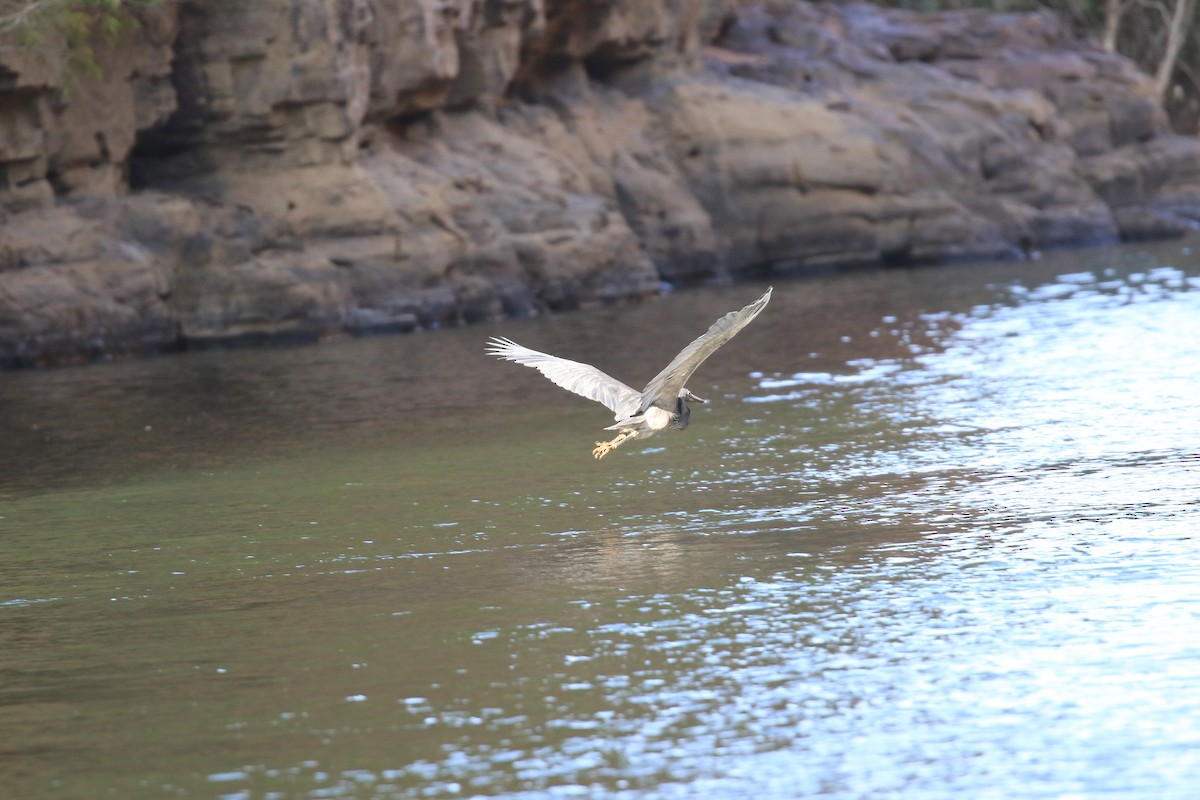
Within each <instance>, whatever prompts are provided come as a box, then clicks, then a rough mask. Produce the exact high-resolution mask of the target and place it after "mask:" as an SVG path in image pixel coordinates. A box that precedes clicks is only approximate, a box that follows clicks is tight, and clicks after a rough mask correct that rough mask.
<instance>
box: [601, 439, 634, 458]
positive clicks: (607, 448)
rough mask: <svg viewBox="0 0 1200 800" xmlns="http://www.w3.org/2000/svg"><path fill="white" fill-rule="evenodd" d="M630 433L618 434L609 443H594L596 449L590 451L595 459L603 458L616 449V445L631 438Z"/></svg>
mask: <svg viewBox="0 0 1200 800" xmlns="http://www.w3.org/2000/svg"><path fill="white" fill-rule="evenodd" d="M632 435H633V434H632V433H618V434H617V435H616V436H614V437H613V440H612V441H611V442H596V449H595V450H593V451H592V455H593V456H594V457H595V458H604V457H605V456H606V455H608V454H609V453H611V452H612V451H613V450H616V449H617V445H619V444H621V442H623V441H625V440H626V439H628V438H629V437H630V436H632Z"/></svg>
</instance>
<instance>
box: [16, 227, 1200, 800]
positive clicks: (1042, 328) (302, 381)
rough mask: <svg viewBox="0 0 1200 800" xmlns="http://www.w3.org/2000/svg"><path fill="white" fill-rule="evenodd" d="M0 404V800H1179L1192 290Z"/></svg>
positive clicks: (20, 398) (1190, 499) (947, 276)
mask: <svg viewBox="0 0 1200 800" xmlns="http://www.w3.org/2000/svg"><path fill="white" fill-rule="evenodd" d="M762 289H763V287H762V286H759V285H753V286H739V287H733V288H727V289H722V290H720V291H716V290H705V291H695V292H685V293H679V294H677V295H674V296H672V297H668V298H665V299H664V300H662V301H660V302H655V303H650V304H647V305H644V306H640V307H635V308H623V309H605V310H596V311H588V312H581V313H576V314H570V315H564V316H559V317H554V318H546V319H540V320H531V321H527V322H520V323H509V324H506V325H494V326H481V327H474V328H466V329H461V330H453V331H443V332H439V333H436V334H430V335H418V336H409V337H397V338H386V339H384V338H381V339H370V340H358V341H344V342H335V343H330V344H326V345H323V346H320V347H315V348H304V349H294V350H292V349H275V350H256V351H252V350H240V351H232V352H206V353H194V354H186V355H182V356H178V357H171V358H163V359H157V360H151V361H141V362H129V363H119V364H108V365H99V366H95V367H88V368H81V369H68V370H58V371H50V372H39V373H10V374H4V375H0V441H2V442H3V451H2V452H3V454H2V457H0V731H3V734H0V787H3V790H2V791H0V794H4V796H12V797H21V798H39V797H81V798H82V797H87V798H93V797H109V796H111V797H122V798H126V797H147V798H158V797H224V798H270V797H275V798H284V797H287V798H291V797H312V798H320V797H364V798H366V797H396V798H427V797H431V798H455V797H472V796H503V797H509V798H543V797H551V798H553V797H575V796H579V797H589V798H634V797H637V798H648V797H653V798H659V797H661V798H744V797H756V798H761V799H764V800H767V799H770V800H775V799H778V800H785V799H789V800H790V798H796V797H808V796H821V797H831V798H864V797H871V798H882V797H904V798H962V797H971V798H985V797H994V798H1014V797H1021V798H1064V797H1072V798H1073V797H1087V798H1092V797H1111V798H1126V797H1127V798H1146V797H1156V798H1181V799H1182V798H1190V797H1194V796H1195V794H1194V793H1195V787H1196V786H1198V785H1200V552H1198V550H1200V547H1198V546H1197V535H1198V533H1200V530H1198V527H1200V523H1197V521H1196V520H1197V516H1196V512H1197V499H1198V497H1200V491H1198V488H1200V459H1198V457H1197V448H1198V446H1200V445H1198V439H1200V255H1197V254H1194V253H1193V252H1192V250H1191V247H1190V246H1189V244H1188V243H1179V242H1173V243H1168V244H1162V245H1153V246H1137V247H1132V246H1131V247H1122V248H1112V249H1104V250H1095V251H1076V252H1070V253H1056V254H1051V255H1048V256H1047V257H1045V258H1044V259H1042V260H1040V261H1035V262H1030V263H1025V264H980V265H971V266H957V267H946V268H926V269H919V270H912V271H888V272H883V271H874V272H856V273H849V274H841V275H827V276H817V277H810V278H805V279H803V280H797V281H782V280H778V281H776V282H775V296H774V298H773V300H772V302H771V305H770V306H769V307H768V308H767V310H766V311H765V312H764V313H763V314H762V316H761V317H759V319H758V320H756V321H755V322H754V323H753V324H752V325H751V326H750V327H748V328H747V329H746V330H745V331H743V332H742V334H741V335H739V336H738V338H737V339H735V340H734V341H733V342H731V343H730V344H729V345H727V346H726V348H724V349H723V350H721V351H720V352H718V353H717V355H715V356H714V357H713V358H712V359H711V360H710V361H709V362H708V363H706V364H705V365H704V367H703V368H702V369H701V371H700V372H699V373H698V374H697V375H696V377H695V378H694V379H693V380H692V382H691V384H690V388H692V389H693V390H694V391H696V392H697V393H698V394H700V395H701V396H704V397H708V398H710V399H712V400H713V401H714V402H712V403H711V404H710V405H708V406H703V407H700V408H694V409H693V416H692V426H691V427H690V428H689V429H688V430H687V431H685V432H683V433H675V432H668V433H664V434H660V435H659V436H656V437H654V438H652V439H649V440H647V441H645V442H636V443H631V444H627V445H625V446H624V447H622V448H621V449H620V450H618V451H616V452H615V453H614V454H612V455H611V456H609V457H608V458H605V459H604V460H602V461H599V462H597V461H595V460H593V459H592V458H591V457H590V451H591V448H592V447H593V443H594V442H595V441H596V440H597V439H598V438H600V437H601V436H604V435H605V434H604V432H602V431H601V430H600V428H602V427H603V426H604V425H606V424H608V423H609V421H610V418H609V415H608V413H607V412H606V411H605V410H604V409H602V408H601V407H599V406H595V405H593V404H591V403H588V402H586V401H584V400H580V399H577V398H573V397H571V396H569V395H567V394H566V393H564V392H562V391H561V390H559V389H557V388H556V387H554V386H552V385H551V384H549V382H547V381H545V380H544V379H543V378H542V377H541V376H540V375H538V374H537V373H536V372H534V371H533V370H529V369H526V368H522V367H519V366H517V365H513V364H504V363H500V362H495V361H492V360H489V359H487V358H485V357H484V356H483V352H482V351H483V341H484V339H485V338H486V337H487V336H489V335H492V334H503V335H507V336H511V337H512V338H514V339H516V340H517V341H519V342H521V343H522V344H525V345H527V346H530V347H534V348H537V349H544V350H550V351H552V352H555V353H559V354H562V355H565V356H568V357H571V358H576V359H579V360H583V361H589V362H591V363H595V364H596V365H597V366H599V367H601V368H602V369H604V370H605V371H607V372H609V373H610V374H613V375H615V376H616V377H619V378H622V379H624V380H626V381H627V382H629V383H631V384H634V385H636V386H639V387H640V386H641V385H642V384H643V383H644V382H645V381H646V380H648V379H649V378H650V377H652V376H653V375H654V373H655V372H657V371H658V369H659V368H661V367H662V366H663V365H664V364H666V362H667V361H668V360H669V359H670V358H671V356H673V355H674V354H675V352H676V351H677V350H678V349H679V348H680V347H682V346H683V345H684V344H686V343H687V342H688V341H689V340H690V339H691V338H692V337H693V336H695V335H697V334H698V333H700V332H701V331H703V330H704V329H705V328H706V327H707V325H708V324H709V323H711V322H712V321H713V320H715V319H716V318H717V317H718V316H720V315H721V314H723V313H724V312H725V311H728V310H730V309H733V308H738V307H741V306H742V305H744V304H745V303H746V302H749V301H750V300H752V299H753V298H754V297H757V296H758V294H759V293H761V291H762Z"/></svg>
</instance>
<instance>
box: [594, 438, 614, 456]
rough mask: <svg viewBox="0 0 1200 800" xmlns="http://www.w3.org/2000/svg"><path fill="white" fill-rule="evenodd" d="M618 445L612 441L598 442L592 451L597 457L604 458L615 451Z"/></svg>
mask: <svg viewBox="0 0 1200 800" xmlns="http://www.w3.org/2000/svg"><path fill="white" fill-rule="evenodd" d="M614 447H616V445H614V444H613V443H612V442H596V449H595V450H593V451H592V456H593V457H595V458H604V457H605V456H606V455H608V454H609V453H611V452H612V451H613V448H614Z"/></svg>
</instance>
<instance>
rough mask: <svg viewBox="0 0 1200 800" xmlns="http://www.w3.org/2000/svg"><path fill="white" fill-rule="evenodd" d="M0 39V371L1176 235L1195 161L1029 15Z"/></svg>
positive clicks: (570, 15) (236, 21) (663, 0)
mask: <svg viewBox="0 0 1200 800" xmlns="http://www.w3.org/2000/svg"><path fill="white" fill-rule="evenodd" d="M138 13H139V23H140V24H138V25H137V26H136V27H130V28H128V29H127V30H126V31H125V32H124V33H123V34H122V37H121V39H120V40H119V41H117V42H115V43H113V44H109V43H105V42H97V44H96V46H95V52H96V53H97V57H98V61H99V66H100V68H101V71H100V76H99V77H96V76H91V75H87V74H72V73H70V72H68V71H66V70H65V68H63V67H62V66H60V65H61V64H63V63H65V62H66V59H65V58H64V57H63V50H62V49H61V47H60V48H59V50H58V51H56V50H55V49H54V47H53V42H49V43H47V44H46V46H43V47H40V48H38V50H37V51H31V50H30V49H28V48H20V47H7V48H3V49H0V223H2V224H0V363H3V364H10V365H11V364H39V363H52V362H58V361H71V360H79V359H82V358H89V357H96V356H103V355H112V354H123V353H137V352H149V351H155V350H165V349H171V348H177V347H180V346H189V345H195V344H202V343H206V342H214V341H227V340H231V339H232V340H245V339H249V340H256V339H270V338H278V337H288V338H301V339H316V338H321V337H324V336H329V335H337V334H341V333H346V332H351V333H366V332H373V331H395V330H410V329H415V328H418V327H436V326H439V325H446V324H455V323H458V322H462V321H472V320H479V319H487V318H493V317H497V316H504V315H508V316H515V315H523V314H530V313H538V312H541V311H544V310H558V309H567V308H572V307H576V306H579V305H583V304H590V303H599V302H620V301H626V300H631V299H636V298H640V297H644V296H647V295H651V294H654V293H655V292H657V291H658V290H659V287H660V286H661V283H662V282H663V281H669V282H691V281H700V280H710V279H726V278H729V277H736V276H738V275H740V274H745V273H749V272H756V273H757V272H761V271H764V270H783V269H796V268H807V267H814V266H825V265H831V264H832V265H837V264H843V263H850V262H884V263H892V264H899V263H916V262H921V261H927V260H933V259H953V258H978V257H996V256H1009V255H1018V256H1019V255H1020V254H1022V253H1026V252H1029V251H1031V250H1036V249H1038V248H1043V247H1049V246H1059V245H1068V244H1076V243H1085V242H1088V243H1090V242H1102V241H1115V240H1118V239H1122V238H1123V239H1130V238H1139V237H1147V236H1163V235H1174V234H1178V233H1181V232H1182V231H1184V230H1186V229H1188V228H1189V227H1191V226H1193V225H1194V224H1195V222H1196V221H1197V220H1198V219H1200V143H1197V142H1196V141H1194V140H1193V139H1190V138H1185V137H1180V136H1175V135H1173V134H1172V133H1171V132H1170V131H1169V129H1168V127H1167V124H1166V118H1165V116H1164V114H1163V112H1162V109H1161V108H1160V107H1159V105H1158V104H1157V103H1156V102H1155V99H1154V95H1153V91H1152V88H1151V86H1150V82H1149V80H1148V79H1147V78H1146V77H1145V76H1143V75H1141V74H1139V73H1138V72H1137V71H1136V69H1135V68H1134V67H1133V66H1132V65H1131V64H1130V63H1129V62H1127V61H1125V60H1123V59H1120V58H1117V57H1114V56H1111V55H1108V54H1105V53H1103V52H1102V51H1100V50H1099V49H1097V48H1096V47H1095V46H1093V45H1091V44H1089V43H1088V42H1083V41H1080V40H1078V39H1076V38H1075V37H1074V36H1073V35H1072V34H1071V32H1070V31H1069V29H1068V28H1067V26H1066V25H1065V24H1064V23H1063V22H1062V21H1061V20H1060V19H1058V18H1057V17H1054V16H1053V15H1049V14H1027V15H994V14H986V13H982V12H955V13H948V14H939V15H922V14H914V13H910V12H899V11H887V10H882V9H879V8H877V7H873V6H868V5H858V4H813V3H806V2H782V0H777V1H776V2H763V3H743V2H736V1H735V0H262V1H261V2H255V3H242V2H236V1H235V0H188V1H187V2H183V3H180V4H171V5H168V6H164V7H160V8H158V9H155V10H142V11H139V12H138Z"/></svg>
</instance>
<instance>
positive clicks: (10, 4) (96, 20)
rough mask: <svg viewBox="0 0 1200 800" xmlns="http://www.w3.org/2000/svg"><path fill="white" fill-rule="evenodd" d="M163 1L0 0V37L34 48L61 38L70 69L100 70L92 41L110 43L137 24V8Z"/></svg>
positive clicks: (94, 71)
mask: <svg viewBox="0 0 1200 800" xmlns="http://www.w3.org/2000/svg"><path fill="white" fill-rule="evenodd" d="M163 1H164V0H0V37H2V38H3V39H4V40H8V41H15V42H17V43H19V44H21V45H24V46H26V47H30V48H34V47H37V46H38V45H41V44H43V43H44V42H47V41H52V40H54V39H59V40H61V41H62V42H63V43H64V44H65V45H66V57H67V61H68V65H69V66H70V67H71V69H72V71H80V72H85V73H89V74H96V73H98V72H99V67H98V66H97V64H96V54H95V51H94V50H93V44H94V43H95V42H96V40H97V35H100V36H103V37H105V38H106V39H107V40H108V42H110V43H111V42H113V41H115V40H116V38H117V37H118V36H119V35H120V33H121V31H123V30H126V29H127V28H131V27H135V26H136V25H137V18H136V16H135V15H134V12H135V11H136V10H137V9H138V8H148V7H152V6H157V5H161V3H162V2H163Z"/></svg>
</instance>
